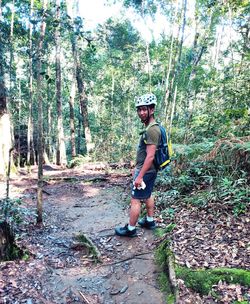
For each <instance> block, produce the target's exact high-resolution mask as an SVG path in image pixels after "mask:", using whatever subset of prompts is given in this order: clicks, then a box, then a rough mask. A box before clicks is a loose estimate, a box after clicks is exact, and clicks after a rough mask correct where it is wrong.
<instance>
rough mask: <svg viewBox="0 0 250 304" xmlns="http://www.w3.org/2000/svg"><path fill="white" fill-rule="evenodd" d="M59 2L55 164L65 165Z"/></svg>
mask: <svg viewBox="0 0 250 304" xmlns="http://www.w3.org/2000/svg"><path fill="white" fill-rule="evenodd" d="M60 3H61V1H60V0H56V20H57V27H56V33H55V42H56V103H57V151H56V164H57V165H62V166H65V165H67V158H66V147H65V142H64V131H63V118H62V92H61V91H62V90H61V86H62V84H61V82H62V81H61V78H62V77H61V45H60V43H61V39H60Z"/></svg>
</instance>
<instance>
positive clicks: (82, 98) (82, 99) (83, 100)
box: [67, 1, 94, 153]
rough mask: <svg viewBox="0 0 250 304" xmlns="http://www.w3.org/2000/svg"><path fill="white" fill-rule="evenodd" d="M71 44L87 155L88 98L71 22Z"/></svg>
mask: <svg viewBox="0 0 250 304" xmlns="http://www.w3.org/2000/svg"><path fill="white" fill-rule="evenodd" d="M68 2H69V1H67V4H68ZM76 4H77V1H76ZM70 6H71V5H70ZM71 7H72V6H71ZM71 44H72V53H73V58H74V64H75V71H76V82H77V89H78V96H79V103H80V109H81V115H82V120H83V130H84V135H85V143H86V150H87V153H89V152H91V151H92V150H93V148H94V144H93V142H92V136H91V132H90V127H89V114H88V97H87V94H86V92H85V87H84V81H83V71H82V66H81V62H80V56H79V52H78V45H77V40H76V35H75V33H74V27H73V22H72V35H71Z"/></svg>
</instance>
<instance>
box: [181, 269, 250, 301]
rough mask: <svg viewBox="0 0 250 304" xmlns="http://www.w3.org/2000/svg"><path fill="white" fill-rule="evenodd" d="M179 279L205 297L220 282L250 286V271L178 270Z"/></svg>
mask: <svg viewBox="0 0 250 304" xmlns="http://www.w3.org/2000/svg"><path fill="white" fill-rule="evenodd" d="M176 275H177V278H180V279H182V280H184V281H185V285H186V286H187V287H189V288H191V289H193V290H194V291H196V292H198V293H200V294H202V295H205V294H208V293H209V292H210V291H211V290H212V287H213V285H216V284H218V282H219V281H224V282H227V283H229V284H230V283H232V284H240V285H243V286H247V287H249V286H250V271H247V270H243V269H234V268H218V269H209V270H205V269H198V270H191V269H189V268H186V267H177V268H176Z"/></svg>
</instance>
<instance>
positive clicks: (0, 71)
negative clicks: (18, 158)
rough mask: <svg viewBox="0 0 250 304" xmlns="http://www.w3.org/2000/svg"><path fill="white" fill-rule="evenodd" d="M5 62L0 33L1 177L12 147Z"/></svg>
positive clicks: (4, 171)
mask: <svg viewBox="0 0 250 304" xmlns="http://www.w3.org/2000/svg"><path fill="white" fill-rule="evenodd" d="M0 8H1V6H0ZM3 62H4V57H3V41H2V37H1V33H0V134H1V136H0V177H6V174H7V168H8V163H9V151H10V150H11V147H12V138H11V122H10V116H9V113H8V110H7V92H6V87H5V82H4V68H3ZM3 134H4V136H3Z"/></svg>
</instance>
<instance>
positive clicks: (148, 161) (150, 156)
mask: <svg viewBox="0 0 250 304" xmlns="http://www.w3.org/2000/svg"><path fill="white" fill-rule="evenodd" d="M146 152H147V156H146V158H145V161H144V163H143V166H142V168H141V170H140V173H139V175H138V176H137V178H136V179H135V181H134V185H135V187H139V186H140V185H141V183H142V181H143V176H144V175H145V173H146V172H147V171H148V169H149V168H150V167H151V166H152V164H153V161H154V157H155V152H156V145H147V147H146Z"/></svg>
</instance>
